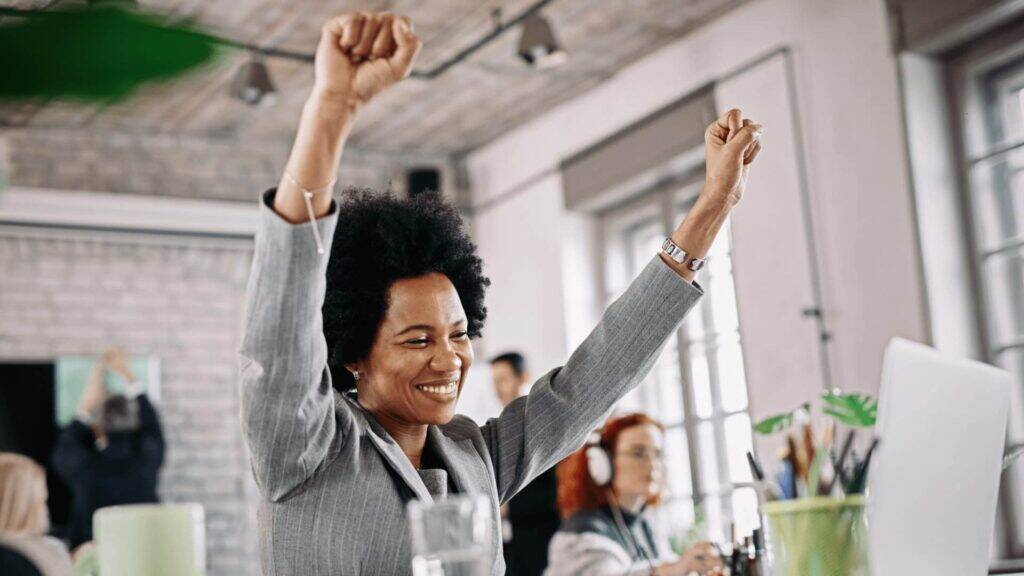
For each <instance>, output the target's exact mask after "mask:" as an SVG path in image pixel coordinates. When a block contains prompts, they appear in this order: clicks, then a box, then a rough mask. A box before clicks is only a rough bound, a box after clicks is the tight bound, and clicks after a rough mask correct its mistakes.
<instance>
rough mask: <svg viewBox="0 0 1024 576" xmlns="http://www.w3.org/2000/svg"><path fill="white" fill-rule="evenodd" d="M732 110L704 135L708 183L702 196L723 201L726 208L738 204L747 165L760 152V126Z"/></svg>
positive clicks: (745, 178)
mask: <svg viewBox="0 0 1024 576" xmlns="http://www.w3.org/2000/svg"><path fill="white" fill-rule="evenodd" d="M741 117H742V114H741V112H740V110H739V109H737V108H733V109H732V110H729V111H728V112H726V113H725V115H724V116H722V117H721V118H719V119H718V120H715V121H714V122H712V123H711V125H710V126H708V128H707V130H706V131H705V132H704V142H705V144H706V146H707V183H706V185H705V186H704V192H703V194H706V195H708V196H709V197H711V198H712V199H715V200H720V201H724V202H725V203H726V206H728V207H729V208H731V207H733V206H735V205H736V203H738V202H739V201H740V198H741V197H742V196H743V189H744V188H745V187H746V184H747V173H748V172H749V171H750V164H751V163H752V162H753V161H754V158H757V154H758V152H760V151H761V132H762V126H761V125H760V124H755V123H753V122H751V121H750V120H748V119H743V120H741Z"/></svg>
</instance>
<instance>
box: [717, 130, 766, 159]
mask: <svg viewBox="0 0 1024 576" xmlns="http://www.w3.org/2000/svg"><path fill="white" fill-rule="evenodd" d="M763 131H764V127H763V126H761V125H760V124H747V125H746V126H744V127H743V128H740V131H739V132H737V133H736V136H735V137H734V138H732V139H731V140H729V142H728V143H727V144H726V145H725V147H726V148H731V149H733V150H736V151H738V152H740V153H745V152H746V150H747V149H748V148H749V147H750V146H752V145H753V144H754V142H755V141H756V140H757V139H759V138H760V137H761V133H762V132H763Z"/></svg>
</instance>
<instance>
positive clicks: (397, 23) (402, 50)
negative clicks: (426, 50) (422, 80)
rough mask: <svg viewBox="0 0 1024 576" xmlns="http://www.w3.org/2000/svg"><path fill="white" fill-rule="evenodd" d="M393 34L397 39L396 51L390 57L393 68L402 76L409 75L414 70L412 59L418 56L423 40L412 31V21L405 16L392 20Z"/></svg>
mask: <svg viewBox="0 0 1024 576" xmlns="http://www.w3.org/2000/svg"><path fill="white" fill-rule="evenodd" d="M391 28H392V35H393V36H394V39H395V45H396V46H397V47H396V48H395V53H394V54H393V55H392V56H391V58H389V61H390V62H391V66H392V68H394V69H395V70H397V71H399V72H400V73H401V75H402V77H403V78H404V77H406V76H408V75H409V72H410V71H411V70H412V61H413V60H414V59H415V58H416V54H418V53H419V51H420V48H422V47H423V42H421V41H420V39H419V38H417V37H416V34H415V33H414V32H413V31H412V22H411V21H410V20H409V19H408V18H406V17H405V16H399V17H398V18H395V19H394V20H393V21H392V25H391Z"/></svg>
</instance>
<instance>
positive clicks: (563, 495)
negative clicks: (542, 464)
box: [555, 413, 665, 518]
mask: <svg viewBox="0 0 1024 576" xmlns="http://www.w3.org/2000/svg"><path fill="white" fill-rule="evenodd" d="M645 425H651V426H655V427H657V428H658V429H659V430H661V431H662V432H664V431H665V427H664V426H663V425H662V424H661V423H660V422H658V421H657V420H655V419H654V418H651V417H650V416H648V415H646V414H641V413H637V414H627V415H625V416H620V417H613V418H611V419H609V420H608V422H606V423H605V425H604V428H602V429H601V447H602V448H604V449H605V452H607V453H608V454H614V453H615V448H616V443H617V442H618V441H619V434H622V431H623V430H626V429H628V428H632V427H634V426H645ZM555 476H556V477H557V478H558V511H559V513H560V514H561V515H562V518H569V517H570V516H572V515H573V514H575V513H577V512H579V511H581V510H595V509H597V508H600V507H602V506H606V505H607V504H608V496H607V491H606V490H602V489H601V488H600V487H598V486H597V485H596V484H594V480H593V479H592V478H591V477H590V473H589V472H588V471H587V446H584V447H583V448H581V449H579V450H577V451H576V452H573V453H572V454H570V455H569V457H568V458H566V459H565V460H562V462H560V463H559V464H558V468H557V469H556V470H555ZM661 497H662V494H661V492H660V491H659V493H658V494H657V495H656V496H653V497H651V498H650V499H649V500H648V501H647V505H648V506H652V505H657V504H660V503H661Z"/></svg>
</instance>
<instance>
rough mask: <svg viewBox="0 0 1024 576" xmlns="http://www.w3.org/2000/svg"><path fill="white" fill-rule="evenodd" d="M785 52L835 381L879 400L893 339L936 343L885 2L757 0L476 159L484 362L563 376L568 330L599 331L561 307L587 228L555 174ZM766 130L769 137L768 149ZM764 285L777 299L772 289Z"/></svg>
mask: <svg viewBox="0 0 1024 576" xmlns="http://www.w3.org/2000/svg"><path fill="white" fill-rule="evenodd" d="M780 47H789V48H790V49H791V50H792V52H793V57H794V62H795V75H796V84H797V86H796V95H797V104H798V112H799V114H800V116H801V118H802V120H803V124H802V128H803V134H802V139H803V142H804V154H805V158H806V163H807V175H808V182H809V190H810V194H811V197H812V198H811V199H812V216H813V225H814V229H815V235H816V236H817V237H818V238H819V240H820V244H821V245H820V246H819V253H820V260H821V261H820V262H819V264H820V266H821V268H822V270H823V272H822V276H823V278H822V280H823V292H824V296H825V298H824V300H825V303H826V313H827V315H828V320H829V322H830V328H831V329H832V331H833V332H834V334H835V340H834V342H833V344H832V359H833V360H832V376H833V378H832V379H833V382H834V383H835V384H837V385H841V386H843V387H846V388H849V389H861V390H873V389H874V388H876V387H877V382H878V379H879V374H880V366H881V354H882V350H883V348H884V345H885V343H886V342H887V341H888V339H889V338H890V337H892V336H896V335H899V336H904V337H907V338H911V339H915V340H922V341H927V340H928V335H927V332H926V324H927V322H926V311H925V306H924V303H923V283H922V279H921V275H920V262H919V255H918V248H917V241H916V237H915V232H914V223H913V215H912V210H911V208H912V198H911V193H910V188H909V184H908V174H907V168H906V158H905V156H906V155H905V151H904V148H903V139H902V126H901V123H902V120H901V116H900V102H899V91H898V83H897V71H896V62H895V59H894V57H893V56H892V54H891V50H890V48H889V39H888V31H887V23H886V12H885V7H884V5H883V2H882V1H881V0H844V1H840V0H758V1H755V2H752V3H750V4H748V5H745V6H742V7H740V8H738V9H736V10H734V11H732V12H730V13H728V14H726V15H725V16H723V17H721V18H719V19H717V20H715V21H713V22H711V23H710V24H708V25H706V26H704V27H702V28H701V29H699V30H697V31H695V32H693V33H691V34H690V35H688V36H686V37H684V38H683V39H681V40H680V41H678V42H676V43H675V44H672V45H670V46H668V47H666V48H664V49H662V50H660V51H658V52H656V53H654V54H652V55H651V56H649V57H647V58H645V59H643V60H641V61H640V62H637V63H635V64H634V65H632V66H630V67H628V68H626V69H624V70H623V71H621V72H620V73H619V74H618V75H616V76H615V77H613V78H611V79H610V80H608V81H607V82H605V83H604V84H602V85H600V86H598V87H597V88H595V89H594V90H592V91H590V92H588V93H587V94H584V95H583V96H580V97H578V98H576V99H574V100H572V101H569V102H567V103H565V104H563V105H561V106H559V107H558V108H556V109H554V110H553V111H551V112H549V113H547V114H545V115H543V116H541V117H539V118H537V119H535V120H534V121H532V122H530V123H528V124H526V125H524V126H522V127H520V128H518V129H516V130H514V131H512V132H510V133H509V134H507V135H506V136H504V137H503V138H501V139H499V140H497V141H495V142H493V143H491V144H490V145H488V146H485V147H483V148H481V149H480V150H477V151H475V152H474V153H473V154H471V155H470V156H469V157H468V158H467V169H468V173H469V175H470V181H471V183H472V187H473V201H474V205H476V206H478V207H483V210H482V211H481V212H480V213H478V215H477V216H476V217H475V218H474V222H473V225H474V229H475V233H476V236H477V240H478V242H479V246H480V250H481V253H482V256H483V258H484V261H485V262H486V266H487V272H488V274H490V276H491V277H492V279H493V280H494V286H492V288H491V292H490V294H489V296H488V306H489V310H490V320H489V322H488V326H487V328H486V331H485V340H484V341H483V343H482V349H483V350H487V351H488V352H493V351H497V350H498V349H500V348H503V347H505V346H516V347H520V348H522V349H524V350H526V351H527V352H528V353H529V354H530V355H531V356H533V360H534V363H535V365H538V364H540V365H545V366H554V365H556V364H557V363H558V362H561V361H562V360H564V358H565V356H566V353H567V352H568V351H569V341H568V336H569V333H570V331H571V332H573V333H574V334H575V333H576V332H577V330H576V329H575V328H568V327H574V326H579V325H581V324H583V323H592V322H593V320H594V314H595V312H594V310H593V309H591V310H590V311H589V313H588V311H587V310H586V308H588V306H585V305H583V306H581V305H579V304H578V303H577V302H575V301H573V302H570V303H569V304H567V303H566V301H565V298H566V296H567V295H568V294H572V293H573V291H574V290H575V289H574V288H567V287H566V284H565V282H566V275H565V274H564V272H563V270H565V269H566V267H567V266H568V263H567V261H568V259H569V258H571V257H572V255H573V254H576V253H578V252H579V250H578V249H576V248H573V247H572V246H570V245H569V244H568V243H567V239H566V238H565V236H566V234H565V233H564V232H562V231H561V230H560V226H562V225H563V224H565V223H566V222H570V223H573V224H572V225H573V226H575V227H577V228H578V227H580V224H579V216H578V215H568V214H567V213H566V212H565V210H564V208H563V207H562V201H561V191H560V189H559V186H558V178H557V176H554V175H549V176H545V174H552V173H554V174H557V165H558V162H559V161H560V160H561V159H563V158H566V157H567V156H569V155H571V154H573V153H574V152H577V151H579V150H581V149H582V148H584V147H586V146H588V145H591V144H593V143H594V142H596V141H598V140H599V139H601V138H603V137H606V136H608V135H610V134H612V133H614V132H615V131H617V130H619V129H621V128H623V127H625V126H628V125H629V124H630V123H632V122H634V121H636V120H638V119H640V118H643V117H644V116H646V115H648V114H650V113H651V112H653V111H655V110H657V109H658V108H660V107H662V106H665V105H667V104H669V103H671V102H672V101H674V100H676V99H678V98H680V97H682V96H684V95H686V94H688V93H690V92H692V91H694V90H695V89H697V88H698V87H700V86H703V85H706V84H707V83H709V82H714V81H716V80H718V79H721V78H724V77H727V76H730V75H731V74H733V73H737V74H740V75H742V74H743V72H742V69H743V68H744V67H745V66H746V65H748V64H750V63H752V62H754V61H756V60H758V58H759V57H761V56H763V55H765V54H767V53H769V52H771V51H773V50H776V49H778V48H780ZM737 71H738V72H737ZM772 130H773V128H772V126H767V127H766V132H765V141H766V145H768V146H770V145H771V134H772ZM757 170H761V171H765V170H770V167H769V166H764V165H761V166H759V167H758V168H757ZM754 178H755V180H754V181H753V182H752V184H751V186H750V194H756V193H757V181H756V170H755V176H754ZM739 210H743V206H742V205H741V206H740V207H739ZM766 244H768V243H767V242H766ZM771 249H772V247H771V246H770V245H766V246H765V250H771ZM573 265H576V263H575V261H574V263H573ZM738 273H741V272H738ZM763 282H764V285H765V290H771V288H772V278H770V277H768V278H764V279H763ZM743 297H749V298H758V296H757V294H750V295H749V296H743ZM589 308H596V306H590V307H589ZM582 315H588V316H590V317H589V318H585V319H582V318H581V316H582ZM741 322H742V318H741ZM575 341H577V340H576V339H575V338H573V340H572V343H575ZM776 345H777V343H776V342H749V341H748V342H746V343H745V346H746V347H747V350H748V351H750V350H752V349H758V350H767V351H768V352H767V353H770V350H771V348H772V347H773V346H776ZM765 385H768V384H767V383H766V384H765ZM819 385H820V384H819V383H818V382H811V381H808V382H804V383H800V385H799V386H793V387H788V388H787V391H786V395H787V396H788V395H790V394H792V395H793V398H782V399H777V401H778V402H779V403H782V404H786V403H797V402H799V401H802V400H804V399H805V398H806V397H807V396H809V395H811V394H813V393H814V392H815V391H816V390H817V389H818V386H819ZM798 396H801V397H800V398H797V397H798ZM753 408H754V411H755V415H757V412H758V407H757V406H753Z"/></svg>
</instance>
